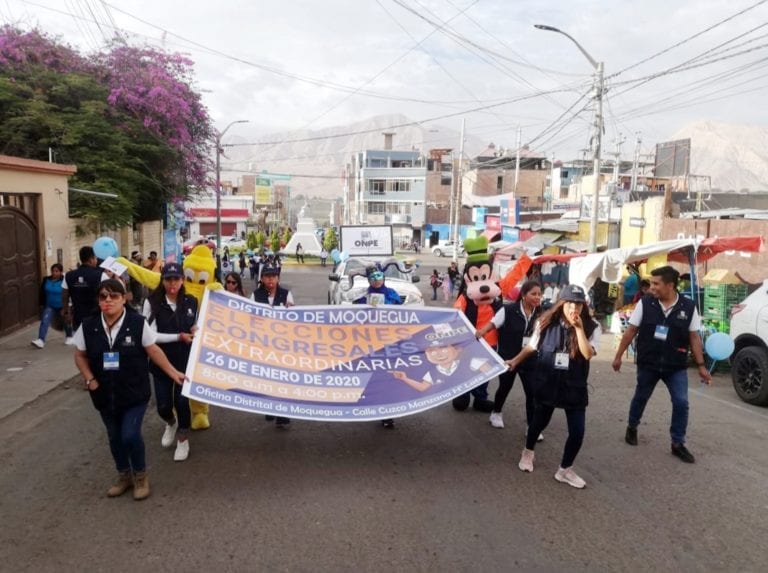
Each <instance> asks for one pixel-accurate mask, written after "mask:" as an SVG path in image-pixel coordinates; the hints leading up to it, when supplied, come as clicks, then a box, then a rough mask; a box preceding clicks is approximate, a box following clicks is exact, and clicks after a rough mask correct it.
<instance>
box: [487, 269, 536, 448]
mask: <svg viewBox="0 0 768 573" xmlns="http://www.w3.org/2000/svg"><path fill="white" fill-rule="evenodd" d="M540 314H541V285H540V284H539V283H538V282H537V281H526V282H525V283H523V286H522V287H521V288H520V300H519V301H518V302H514V303H511V304H505V305H504V306H503V307H501V308H500V309H499V310H498V311H497V312H496V314H495V315H494V317H493V319H492V320H491V322H489V323H488V324H486V325H485V326H483V327H482V328H479V329H478V330H477V332H476V334H475V335H476V336H477V338H482V337H483V336H485V334H486V333H488V332H489V331H491V330H493V329H496V330H498V332H499V347H498V348H499V355H500V356H501V357H502V358H503V359H504V360H510V359H511V358H514V357H515V356H517V355H518V354H519V353H520V351H521V350H522V349H523V347H524V346H526V345H527V344H528V342H529V341H530V338H531V334H532V332H533V327H534V325H535V324H536V320H537V319H538V318H539V315H540ZM535 363H536V359H535V357H529V358H528V359H527V360H525V361H524V362H522V363H521V364H520V366H519V367H518V368H517V369H515V370H508V371H507V372H505V373H503V374H500V375H499V389H498V390H497V391H496V396H495V398H494V401H493V411H492V412H491V417H490V419H489V422H490V424H491V426H493V427H494V428H503V427H504V420H503V418H502V416H501V409H502V408H503V407H504V402H506V400H507V396H508V395H509V392H510V391H511V390H512V385H513V384H514V383H515V376H516V375H517V374H519V375H520V380H521V381H522V383H523V391H524V392H525V421H526V427H528V426H530V425H531V423H532V422H533V412H534V400H533V392H534V386H533V382H534V372H533V370H534V367H535V365H536V364H535ZM538 439H539V441H541V440H542V439H543V437H542V436H541V435H540V436H538Z"/></svg>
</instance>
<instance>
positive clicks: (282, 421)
mask: <svg viewBox="0 0 768 573" xmlns="http://www.w3.org/2000/svg"><path fill="white" fill-rule="evenodd" d="M290 423H291V420H290V419H289V418H283V417H282V416H278V417H277V419H276V420H275V426H276V427H278V428H285V427H287V426H288V425H289V424H290Z"/></svg>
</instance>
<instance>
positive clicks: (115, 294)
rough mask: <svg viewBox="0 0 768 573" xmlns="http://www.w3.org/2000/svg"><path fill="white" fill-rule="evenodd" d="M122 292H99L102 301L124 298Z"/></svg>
mask: <svg viewBox="0 0 768 573" xmlns="http://www.w3.org/2000/svg"><path fill="white" fill-rule="evenodd" d="M122 296H123V295H122V294H121V293H119V292H100V293H99V300H100V301H101V302H104V301H105V300H107V299H109V300H117V299H119V298H122Z"/></svg>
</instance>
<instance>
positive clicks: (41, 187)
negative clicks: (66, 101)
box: [0, 156, 76, 276]
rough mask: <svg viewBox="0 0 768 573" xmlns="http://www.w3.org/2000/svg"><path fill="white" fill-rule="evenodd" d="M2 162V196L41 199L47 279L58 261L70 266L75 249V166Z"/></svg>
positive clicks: (41, 241)
mask: <svg viewBox="0 0 768 573" xmlns="http://www.w3.org/2000/svg"><path fill="white" fill-rule="evenodd" d="M0 159H2V160H1V161H0V193H13V194H21V193H23V194H31V195H36V196H37V212H38V219H39V220H38V224H39V227H38V241H39V244H40V251H41V252H40V273H41V276H45V275H47V274H48V272H49V269H50V267H51V265H52V264H53V263H56V262H59V261H58V257H61V261H62V264H65V265H66V262H67V261H68V260H69V258H70V254H71V251H72V248H73V235H72V233H71V229H70V225H69V198H68V193H67V189H68V183H67V180H68V178H69V176H70V175H72V174H74V173H75V171H76V169H75V166H74V165H60V164H55V163H46V162H44V161H33V160H29V159H22V158H18V157H7V156H0Z"/></svg>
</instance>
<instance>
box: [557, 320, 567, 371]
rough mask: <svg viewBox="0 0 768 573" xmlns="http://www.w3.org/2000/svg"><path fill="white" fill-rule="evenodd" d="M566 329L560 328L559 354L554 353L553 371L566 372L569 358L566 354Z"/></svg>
mask: <svg viewBox="0 0 768 573" xmlns="http://www.w3.org/2000/svg"><path fill="white" fill-rule="evenodd" d="M567 340H568V339H567V338H566V329H565V328H563V327H562V325H561V327H560V348H561V350H560V352H555V370H568V367H569V365H570V361H571V357H570V356H569V354H568V342H567Z"/></svg>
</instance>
